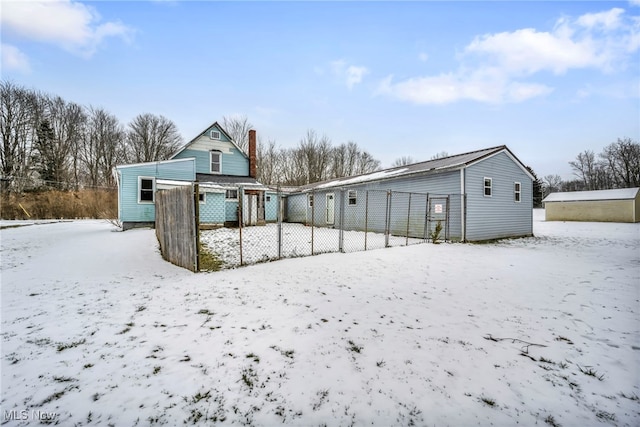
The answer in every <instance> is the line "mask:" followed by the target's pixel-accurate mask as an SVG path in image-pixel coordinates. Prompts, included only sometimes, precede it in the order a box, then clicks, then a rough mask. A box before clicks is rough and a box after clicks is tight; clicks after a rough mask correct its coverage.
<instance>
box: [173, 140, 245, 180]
mask: <svg viewBox="0 0 640 427" xmlns="http://www.w3.org/2000/svg"><path fill="white" fill-rule="evenodd" d="M211 150H218V151H220V152H221V153H222V173H221V174H222V175H236V176H248V175H249V159H247V157H246V156H245V155H244V154H242V152H240V150H238V149H237V148H236V147H234V146H233V145H232V144H231V143H226V144H215V145H214V144H211V145H210V148H209V149H208V150H197V149H193V148H188V149H186V150H183V151H181V152H180V153H178V154H177V155H176V156H175V158H176V159H186V158H195V159H196V172H197V173H206V174H210V173H211V164H210V161H211V158H210V156H209V152H210V151H211Z"/></svg>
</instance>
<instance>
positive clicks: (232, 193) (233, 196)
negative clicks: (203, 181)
mask: <svg viewBox="0 0 640 427" xmlns="http://www.w3.org/2000/svg"><path fill="white" fill-rule="evenodd" d="M225 198H226V199H227V200H238V190H227V192H226V194H225Z"/></svg>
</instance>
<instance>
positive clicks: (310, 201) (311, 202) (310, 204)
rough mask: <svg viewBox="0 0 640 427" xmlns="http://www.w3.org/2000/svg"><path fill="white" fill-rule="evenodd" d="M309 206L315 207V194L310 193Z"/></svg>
mask: <svg viewBox="0 0 640 427" xmlns="http://www.w3.org/2000/svg"><path fill="white" fill-rule="evenodd" d="M308 197H309V207H310V208H312V207H313V194H309V196H308Z"/></svg>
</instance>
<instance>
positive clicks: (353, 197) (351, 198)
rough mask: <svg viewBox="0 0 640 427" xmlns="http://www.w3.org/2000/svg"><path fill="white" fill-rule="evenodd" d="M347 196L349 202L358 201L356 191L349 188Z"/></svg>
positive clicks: (353, 203)
mask: <svg viewBox="0 0 640 427" xmlns="http://www.w3.org/2000/svg"><path fill="white" fill-rule="evenodd" d="M348 197H349V204H350V205H355V204H356V203H357V202H358V191H356V190H349V193H348Z"/></svg>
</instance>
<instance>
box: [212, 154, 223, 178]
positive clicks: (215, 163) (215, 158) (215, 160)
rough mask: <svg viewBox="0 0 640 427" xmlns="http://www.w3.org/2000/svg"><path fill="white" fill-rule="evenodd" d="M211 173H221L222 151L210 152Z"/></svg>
mask: <svg viewBox="0 0 640 427" xmlns="http://www.w3.org/2000/svg"><path fill="white" fill-rule="evenodd" d="M211 173H222V153H221V152H219V151H212V152H211Z"/></svg>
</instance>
